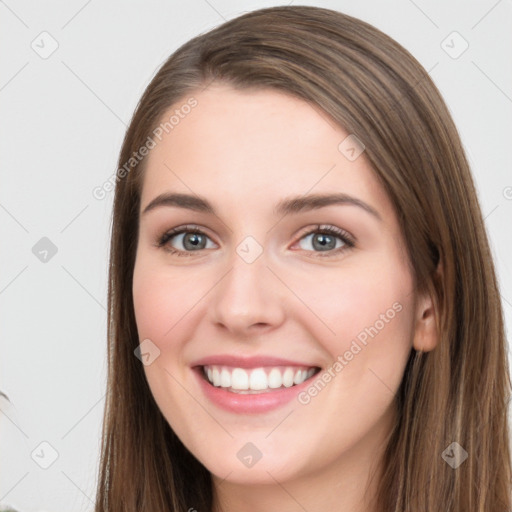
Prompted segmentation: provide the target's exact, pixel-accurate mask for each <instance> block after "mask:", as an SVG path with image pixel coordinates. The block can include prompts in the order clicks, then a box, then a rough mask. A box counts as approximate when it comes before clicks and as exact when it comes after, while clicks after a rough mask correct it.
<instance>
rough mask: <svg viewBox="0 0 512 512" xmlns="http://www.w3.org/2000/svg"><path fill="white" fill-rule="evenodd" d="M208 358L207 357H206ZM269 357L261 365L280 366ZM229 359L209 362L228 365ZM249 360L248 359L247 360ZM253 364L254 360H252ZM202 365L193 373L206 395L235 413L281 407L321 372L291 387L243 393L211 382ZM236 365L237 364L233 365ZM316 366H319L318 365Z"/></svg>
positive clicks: (218, 404)
mask: <svg viewBox="0 0 512 512" xmlns="http://www.w3.org/2000/svg"><path fill="white" fill-rule="evenodd" d="M205 360H206V359H205ZM210 360H211V359H210V358H208V359H207V361H210ZM268 360H269V359H268V358H265V360H264V361H265V363H266V364H263V365H260V366H280V365H277V364H276V363H273V364H267V363H268ZM226 361H227V359H226V358H223V359H222V363H209V364H224V365H226V366H228V365H227V363H226ZM274 361H280V362H282V361H283V360H282V359H274ZM246 362H248V360H246ZM239 363H240V361H238V363H237V364H239ZM251 364H252V360H251ZM296 365H298V364H297V363H294V364H293V365H291V364H288V365H287V366H296ZM202 366H204V365H196V366H195V367H194V368H192V371H193V373H194V374H195V376H196V378H197V380H198V383H199V386H200V388H201V390H202V392H203V393H204V395H205V397H206V398H207V399H208V400H209V401H210V402H212V403H213V404H214V405H216V406H217V407H220V408H221V409H223V410H225V411H229V412H231V413H235V414H263V413H266V412H270V411H272V410H275V409H277V408H279V407H282V406H284V405H286V404H287V403H289V402H291V401H292V400H293V399H294V398H296V397H297V395H298V394H299V393H300V392H301V391H304V390H305V389H306V388H307V387H308V386H310V385H311V382H312V380H313V379H315V378H317V376H318V374H319V373H320V372H321V369H320V372H317V373H315V374H314V375H313V376H311V377H310V378H309V379H307V380H305V381H304V382H302V383H301V384H297V385H294V386H291V387H289V388H279V389H274V390H272V391H262V392H261V393H254V394H252V393H251V394H243V393H233V392H232V391H227V390H226V389H225V388H221V387H216V386H214V385H213V384H210V382H209V381H208V380H207V379H206V377H205V376H204V373H203V369H202ZM233 366H236V365H233ZM298 366H314V365H311V364H309V365H302V364H301V365H298ZM237 367H238V368H241V366H237ZM252 367H253V366H243V368H252ZM256 367H258V366H256ZM316 368H319V367H318V366H316Z"/></svg>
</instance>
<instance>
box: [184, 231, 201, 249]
mask: <svg viewBox="0 0 512 512" xmlns="http://www.w3.org/2000/svg"><path fill="white" fill-rule="evenodd" d="M200 236H201V235H199V234H198V233H188V234H187V235H185V237H184V245H185V247H187V245H188V244H191V245H190V246H189V247H187V248H188V249H190V248H192V249H197V247H198V244H199V243H200V240H199V238H200ZM192 238H193V239H195V241H194V240H191V239H192Z"/></svg>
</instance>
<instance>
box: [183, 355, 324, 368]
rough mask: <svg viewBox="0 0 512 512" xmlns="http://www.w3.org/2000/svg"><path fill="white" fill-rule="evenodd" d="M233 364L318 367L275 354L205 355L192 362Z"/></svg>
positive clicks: (197, 363) (240, 366)
mask: <svg viewBox="0 0 512 512" xmlns="http://www.w3.org/2000/svg"><path fill="white" fill-rule="evenodd" d="M210 365H218V366H231V367H233V368H261V367H262V366H307V367H312V368H313V367H316V365H314V364H311V363H310V362H300V361H292V360H291V359H283V358H280V357H274V356H263V355H262V356H252V357H239V356H234V355H231V354H226V355H222V354H218V355H213V356H207V357H203V358H201V359H198V360H197V361H195V362H194V363H192V364H191V366H192V367H194V366H210Z"/></svg>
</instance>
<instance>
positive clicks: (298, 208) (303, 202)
mask: <svg viewBox="0 0 512 512" xmlns="http://www.w3.org/2000/svg"><path fill="white" fill-rule="evenodd" d="M331 205H352V206H357V207H359V208H361V209H363V210H364V211H366V212H367V213H369V214H371V215H372V216H374V217H375V218H376V219H378V220H380V221H382V217H381V216H380V214H379V212H378V211H377V210H375V208H373V207H372V206H370V205H369V204H367V203H365V202H364V201H361V199H357V198H356V197H352V196H350V195H348V194H343V193H336V194H310V195H307V196H306V195H303V196H296V197H288V198H285V199H283V200H281V201H279V202H278V203H277V205H276V206H275V208H274V210H273V211H274V214H275V215H287V214H289V213H299V212H304V211H310V210H317V209H320V208H324V207H326V206H331ZM161 206H168V207H172V206H175V207H178V208H185V209H187V210H193V211H196V212H201V213H208V214H211V215H217V213H216V212H215V208H214V207H213V206H212V205H211V204H210V202H208V201H207V200H206V199H204V198H202V197H199V196H195V195H189V194H180V193H170V192H165V193H163V194H160V195H158V196H157V197H155V198H154V199H153V200H152V201H151V202H150V203H149V204H148V205H147V206H146V207H145V208H144V211H143V212H142V214H143V215H144V214H146V213H147V212H149V211H151V210H154V209H155V208H157V207H161Z"/></svg>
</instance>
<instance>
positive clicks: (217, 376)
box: [210, 368, 220, 386]
mask: <svg viewBox="0 0 512 512" xmlns="http://www.w3.org/2000/svg"><path fill="white" fill-rule="evenodd" d="M212 373H213V375H212V380H211V381H210V382H213V385H214V386H220V372H219V369H218V368H213V371H212Z"/></svg>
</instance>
